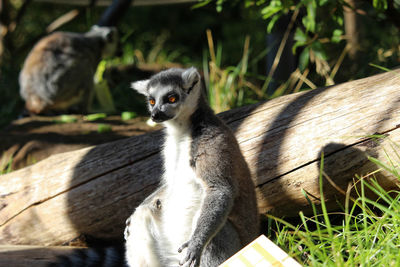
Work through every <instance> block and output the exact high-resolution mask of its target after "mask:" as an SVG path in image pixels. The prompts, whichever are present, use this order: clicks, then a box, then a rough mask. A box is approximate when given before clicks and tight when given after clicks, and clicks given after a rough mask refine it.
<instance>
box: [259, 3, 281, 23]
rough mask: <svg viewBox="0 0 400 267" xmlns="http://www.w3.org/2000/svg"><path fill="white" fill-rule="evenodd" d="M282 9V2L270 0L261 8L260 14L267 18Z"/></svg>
mask: <svg viewBox="0 0 400 267" xmlns="http://www.w3.org/2000/svg"><path fill="white" fill-rule="evenodd" d="M282 9H283V6H282V2H281V1H278V0H272V1H271V2H270V3H269V5H268V6H266V7H264V8H263V9H262V10H261V14H262V15H263V18H264V19H268V18H270V17H272V16H273V15H275V14H276V13H278V12H279V11H281V10H282Z"/></svg>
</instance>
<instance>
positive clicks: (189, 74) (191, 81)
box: [182, 67, 200, 93]
mask: <svg viewBox="0 0 400 267" xmlns="http://www.w3.org/2000/svg"><path fill="white" fill-rule="evenodd" d="M182 80H183V89H185V90H187V93H190V91H191V90H192V89H193V87H194V86H195V85H196V84H197V83H198V82H199V81H200V73H199V72H198V71H197V69H196V68H195V67H190V68H188V69H187V70H185V71H184V72H183V73H182Z"/></svg>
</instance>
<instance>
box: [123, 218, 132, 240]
mask: <svg viewBox="0 0 400 267" xmlns="http://www.w3.org/2000/svg"><path fill="white" fill-rule="evenodd" d="M130 225H131V216H130V217H129V218H128V219H127V220H126V222H125V230H124V239H125V240H128V237H129V226H130Z"/></svg>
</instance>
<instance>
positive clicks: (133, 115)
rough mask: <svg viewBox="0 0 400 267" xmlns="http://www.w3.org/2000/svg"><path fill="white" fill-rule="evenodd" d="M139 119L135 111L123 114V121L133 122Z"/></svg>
mask: <svg viewBox="0 0 400 267" xmlns="http://www.w3.org/2000/svg"><path fill="white" fill-rule="evenodd" d="M136 117H137V114H136V112H133V111H124V112H122V113H121V119H122V120H123V121H127V120H131V119H134V118H136Z"/></svg>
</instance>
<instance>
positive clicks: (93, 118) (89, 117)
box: [83, 113, 107, 121]
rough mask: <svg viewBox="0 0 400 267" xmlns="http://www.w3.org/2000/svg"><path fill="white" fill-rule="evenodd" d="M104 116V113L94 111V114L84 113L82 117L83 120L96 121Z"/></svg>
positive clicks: (105, 115)
mask: <svg viewBox="0 0 400 267" xmlns="http://www.w3.org/2000/svg"><path fill="white" fill-rule="evenodd" d="M106 117H107V114H106V113H94V114H89V115H86V116H85V117H83V119H84V120H85V121H97V120H100V119H104V118H106Z"/></svg>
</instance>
